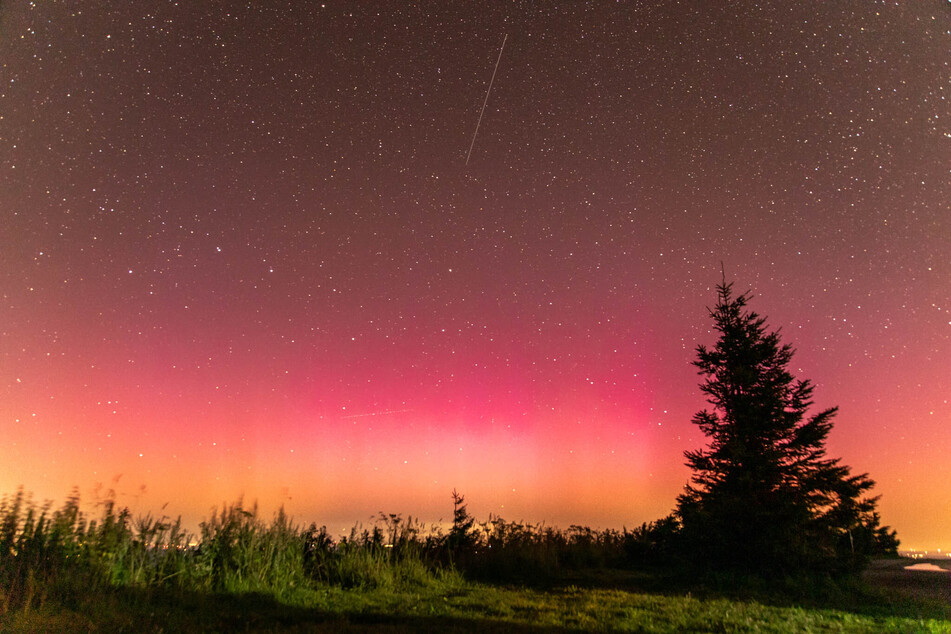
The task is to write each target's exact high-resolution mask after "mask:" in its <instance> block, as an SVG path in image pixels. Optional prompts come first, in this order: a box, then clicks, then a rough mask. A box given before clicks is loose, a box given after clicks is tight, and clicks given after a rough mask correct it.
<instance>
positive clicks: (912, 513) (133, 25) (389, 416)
mask: <svg viewBox="0 0 951 634" xmlns="http://www.w3.org/2000/svg"><path fill="white" fill-rule="evenodd" d="M503 38H506V44H505V50H504V54H503V55H502V56H501V58H500V61H499V64H498V69H497V73H496V75H495V78H494V82H493V85H492V92H491V95H490V98H489V99H488V100H487V104H486V108H485V112H484V116H483V118H482V120H481V124H480V128H479V132H478V137H477V138H476V140H475V143H474V146H473V149H472V154H471V157H470V159H469V162H468V165H466V157H467V151H468V150H469V148H470V142H471V140H472V138H473V134H474V131H475V127H476V124H477V120H478V119H479V116H480V108H481V106H482V104H483V101H484V100H485V97H486V91H487V88H488V84H489V81H490V79H491V77H492V73H493V67H494V65H495V64H496V61H497V59H498V58H499V52H500V47H501V45H502V42H503ZM949 98H951V9H949V5H948V3H947V2H937V1H935V2H917V3H907V4H906V3H900V4H897V5H896V4H894V3H874V2H867V3H828V2H798V3H780V2H770V3H752V2H741V3H729V4H728V3H720V2H703V3H691V2H679V3H678V2H643V3H611V4H608V3H600V2H589V3H580V2H568V3H564V4H554V3H537V4H532V3H522V2H516V3H504V4H503V3H494V2H493V3H471V2H466V3H448V2H447V3H439V2H423V3H419V4H415V5H412V6H410V5H408V4H407V3H392V2H378V3H370V2H366V3H364V2H360V3H338V2H326V3H311V2H294V3H275V2H262V3H251V4H250V6H248V5H247V4H238V3H228V2H208V3H204V2H203V3H190V2H150V3H76V2H35V3H30V2H8V3H4V4H3V5H2V8H0V490H2V491H3V492H12V491H14V490H15V488H16V487H17V486H18V485H23V486H24V487H25V488H26V489H27V490H29V491H32V492H33V493H34V494H35V495H36V496H38V497H40V498H44V497H45V498H53V499H61V498H62V497H64V496H65V495H66V494H67V493H68V491H69V490H70V488H71V487H72V486H74V485H75V486H79V487H80V491H81V492H82V494H83V496H84V497H85V498H87V499H89V500H93V499H94V498H95V496H97V495H104V494H105V491H106V490H107V489H110V488H111V489H114V490H115V491H116V494H117V495H118V498H119V501H120V502H121V503H123V504H129V505H131V506H132V507H133V508H134V509H138V510H142V511H145V510H152V511H153V512H160V511H159V509H160V508H161V507H162V505H163V504H165V503H166V502H167V503H168V507H167V511H168V512H170V513H174V514H179V513H181V514H182V515H183V516H184V517H185V518H186V520H187V521H189V522H192V523H197V521H198V520H199V519H201V518H202V517H204V516H207V514H208V513H209V511H210V509H211V508H212V507H213V506H215V505H220V504H221V503H222V502H224V501H231V500H234V499H235V498H237V497H238V496H240V495H243V496H244V497H245V499H246V500H253V499H256V500H258V501H259V502H260V504H261V506H262V509H273V508H276V506H277V505H279V504H284V505H285V506H286V508H287V509H288V510H289V512H291V513H292V514H293V515H294V516H295V517H296V518H299V519H300V520H301V521H306V522H310V521H317V522H318V523H326V524H327V525H328V527H330V528H332V529H333V530H343V529H345V528H349V527H350V526H352V525H353V524H354V523H355V522H357V521H366V520H367V519H368V518H369V517H370V516H371V515H372V514H375V513H376V512H378V511H386V512H400V513H404V514H411V515H413V516H419V517H420V518H422V519H424V520H426V521H436V520H439V519H441V518H442V519H448V518H449V517H450V515H451V500H450V497H449V493H450V491H452V489H453V488H455V489H458V490H459V491H461V492H463V493H464V494H465V495H466V496H467V500H468V501H469V504H470V510H471V511H472V512H473V513H474V514H475V515H476V516H478V517H479V518H480V519H485V518H486V517H487V516H488V514H489V513H494V514H498V515H501V516H502V517H505V518H506V519H511V520H519V519H525V520H527V521H532V522H540V521H546V522H548V523H554V524H558V525H561V526H567V525H569V524H585V525H591V526H600V527H620V526H622V525H627V526H628V527H632V526H635V525H639V524H640V523H641V522H644V521H650V520H654V519H658V518H660V517H662V516H663V515H665V514H666V513H668V512H669V511H670V510H671V509H672V508H673V506H674V504H675V499H676V496H677V495H678V493H679V492H680V491H681V488H682V486H683V485H684V484H685V483H686V482H687V479H688V475H689V474H688V472H687V469H686V467H685V466H684V459H683V451H684V450H685V449H690V448H693V447H696V446H698V445H699V444H700V443H702V442H703V437H702V436H701V435H700V433H699V432H698V430H696V429H694V428H693V425H692V424H691V423H690V418H691V416H692V415H693V414H694V412H696V411H697V410H698V409H700V408H701V407H703V405H704V403H703V400H702V395H701V393H700V391H699V389H698V377H697V375H696V371H695V369H694V368H693V367H692V366H691V361H692V360H693V358H694V351H695V348H696V345H697V344H699V343H707V344H709V343H711V342H712V341H713V333H712V332H711V322H710V319H709V317H708V314H707V311H706V307H707V306H710V305H712V304H713V303H714V302H715V299H716V297H715V290H714V287H715V285H716V284H717V283H718V282H719V281H720V275H721V262H722V263H723V266H724V268H725V271H726V275H727V277H728V278H730V279H733V280H734V281H735V285H736V289H737V290H738V291H740V292H741V291H743V290H746V289H751V290H752V291H753V294H754V299H753V300H752V308H753V309H754V310H756V311H757V312H759V313H761V314H763V315H765V316H766V317H767V318H768V320H769V324H770V325H771V326H772V327H773V328H782V335H783V340H784V341H785V342H788V343H791V344H792V345H793V346H794V347H795V348H796V350H797V354H796V356H795V357H794V360H793V364H794V366H795V367H794V370H795V372H796V373H797V376H798V377H799V378H809V379H811V380H812V381H813V382H814V383H815V384H816V394H815V396H816V408H817V409H818V408H825V407H830V406H833V405H838V406H839V407H840V412H839V415H838V416H837V418H836V424H835V428H834V430H833V432H832V435H831V437H830V440H829V443H828V449H829V453H830V455H832V456H841V457H842V458H843V461H844V463H845V464H848V465H850V466H851V467H852V469H853V471H854V472H868V473H869V474H870V476H871V477H872V479H874V480H875V481H876V482H877V487H876V489H875V493H876V494H879V495H881V496H882V497H881V501H880V502H879V510H880V512H881V514H882V521H883V523H884V524H888V525H890V526H892V527H893V528H895V529H897V531H898V536H899V538H900V539H901V540H902V547H903V548H922V549H924V548H930V549H934V548H942V547H943V548H951V528H949V527H951V489H949V487H948V483H949V482H951V467H949V460H948V456H949V455H951V404H949V399H951V363H949V359H951V104H949ZM97 484H98V485H100V486H99V487H98V488H97Z"/></svg>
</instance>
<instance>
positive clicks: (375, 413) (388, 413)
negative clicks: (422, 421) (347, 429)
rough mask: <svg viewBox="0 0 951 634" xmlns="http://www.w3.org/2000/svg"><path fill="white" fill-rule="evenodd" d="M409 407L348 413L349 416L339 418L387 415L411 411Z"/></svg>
mask: <svg viewBox="0 0 951 634" xmlns="http://www.w3.org/2000/svg"><path fill="white" fill-rule="evenodd" d="M412 411H413V410H411V409H388V410H384V411H382V412H369V413H366V414H350V415H349V416H341V417H340V420H347V419H348V418H366V417H367V416H389V415H390V414H402V413H403V412H412Z"/></svg>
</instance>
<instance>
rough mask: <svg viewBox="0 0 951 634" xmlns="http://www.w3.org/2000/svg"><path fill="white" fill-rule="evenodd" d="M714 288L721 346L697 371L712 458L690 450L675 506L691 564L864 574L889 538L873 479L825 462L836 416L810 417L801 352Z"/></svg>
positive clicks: (702, 356)
mask: <svg viewBox="0 0 951 634" xmlns="http://www.w3.org/2000/svg"><path fill="white" fill-rule="evenodd" d="M732 286H733V285H732V284H728V283H726V280H725V279H724V281H723V283H722V284H720V285H719V286H718V287H717V291H718V301H717V304H716V306H715V307H714V308H713V309H712V310H710V316H711V317H712V318H713V321H714V328H715V330H716V331H717V332H718V333H719V338H718V340H717V342H716V345H715V346H714V347H713V348H712V349H709V348H707V347H706V346H703V345H700V346H698V348H697V360H696V361H695V362H694V365H695V366H697V368H698V369H699V374H700V375H701V376H702V377H703V381H702V383H701V386H700V388H701V390H702V391H703V393H704V394H705V395H706V396H707V401H708V403H710V405H711V406H712V408H711V409H709V410H707V409H705V410H703V411H701V412H699V413H697V414H696V415H695V416H694V418H693V422H694V424H696V425H697V426H698V427H699V428H700V429H701V431H703V433H704V434H705V435H706V436H707V437H708V439H709V445H708V446H707V447H706V448H703V449H698V450H693V451H687V452H685V456H686V459H687V465H688V466H689V467H691V468H692V469H693V475H692V478H691V482H690V484H688V485H687V486H686V487H685V491H684V493H683V494H682V495H681V496H680V497H679V498H678V507H677V511H676V515H677V517H678V519H679V520H680V523H681V538H682V545H683V546H684V547H685V549H686V553H687V554H688V555H689V556H690V558H691V560H692V561H693V562H694V563H697V564H699V565H701V566H703V567H706V568H709V569H714V570H724V569H727V570H730V569H732V570H738V571H742V572H748V573H754V574H776V573H779V574H797V573H801V572H806V571H812V572H815V571H824V572H836V571H843V570H854V569H858V568H861V567H862V566H863V565H864V563H865V560H866V558H867V556H868V554H870V553H872V552H874V551H875V544H877V543H879V542H881V541H882V539H883V538H882V535H884V536H886V537H890V539H891V540H892V541H893V542H894V543H895V544H897V541H896V540H895V539H894V533H893V532H892V533H890V534H889V533H888V530H887V529H883V528H881V527H879V526H878V515H877V513H875V504H876V500H877V499H876V498H869V497H867V496H866V494H867V492H868V491H869V489H871V487H872V486H873V484H874V483H873V482H872V480H870V479H869V478H868V476H867V475H866V474H862V475H851V474H850V472H849V468H848V467H846V466H844V465H841V464H840V462H839V460H838V459H830V458H828V457H827V456H826V451H825V442H826V438H827V437H828V435H829V432H830V431H831V429H832V419H833V417H834V416H835V414H836V411H837V408H835V407H833V408H829V409H825V410H822V411H820V412H818V413H816V414H813V415H807V412H808V410H809V409H810V407H811V406H812V404H813V402H812V394H813V389H814V388H813V385H812V384H811V383H810V382H809V381H808V380H797V379H796V378H795V377H793V375H792V374H791V373H790V372H789V370H788V369H787V367H788V365H789V362H790V360H791V359H792V356H793V349H792V347H791V346H790V345H788V344H785V345H784V344H782V343H781V342H780V337H779V332H778V331H773V332H771V331H769V330H768V329H767V326H766V320H765V319H764V318H762V317H760V316H759V315H757V314H756V313H755V312H752V311H749V310H748V309H747V303H748V301H749V294H748V293H746V294H742V295H740V296H738V297H734V296H733V290H732Z"/></svg>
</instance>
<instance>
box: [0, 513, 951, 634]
mask: <svg viewBox="0 0 951 634" xmlns="http://www.w3.org/2000/svg"><path fill="white" fill-rule="evenodd" d="M480 530H481V532H480ZM636 537H637V536H636V535H631V534H628V533H623V534H622V533H610V532H608V533H598V532H595V531H590V530H588V529H583V528H579V527H572V528H571V529H568V530H566V531H557V530H554V529H543V528H540V527H532V526H526V525H523V524H509V523H505V522H502V521H501V520H498V519H495V520H491V521H490V522H488V523H486V524H484V525H482V529H478V530H476V529H474V532H473V533H472V534H470V535H468V536H466V535H460V534H456V535H454V536H453V535H451V534H450V535H443V534H439V533H438V532H435V533H432V532H430V533H426V532H425V531H423V530H422V529H421V527H420V526H419V525H418V524H416V523H414V522H412V521H411V520H409V519H407V520H403V519H402V518H400V517H399V516H395V515H391V516H381V517H380V521H379V522H378V523H377V524H376V525H374V526H372V527H370V528H367V529H354V531H353V532H352V534H351V535H350V537H348V538H345V539H342V540H340V541H339V542H338V541H335V540H332V539H331V538H330V537H329V536H328V535H327V534H326V531H324V530H322V529H318V528H317V527H315V526H311V527H310V528H307V529H304V528H302V527H298V526H295V525H294V524H293V523H292V522H291V521H290V520H289V519H288V518H286V517H284V516H283V515H280V514H279V515H277V516H276V517H275V518H273V520H272V521H270V522H264V521H263V520H261V519H260V518H259V517H258V516H257V514H256V513H255V512H254V510H253V509H250V510H249V509H245V508H243V507H242V506H241V505H240V504H236V505H233V506H231V507H226V508H225V509H223V510H222V511H221V512H220V513H218V514H216V515H215V516H213V517H212V518H211V519H210V520H208V521H207V522H205V523H204V524H203V526H202V530H201V535H199V536H191V535H188V534H186V533H185V532H184V531H182V530H181V527H180V526H179V525H178V524H177V523H175V522H169V521H167V520H165V519H162V520H154V519H152V518H149V517H146V518H138V519H135V520H133V519H132V518H131V517H130V516H129V514H128V513H127V512H125V511H122V510H117V509H116V508H115V507H113V506H112V505H108V504H107V505H105V506H104V507H103V508H102V512H101V515H100V516H99V517H97V518H95V519H89V518H86V517H84V516H83V514H82V513H80V512H79V505H78V498H76V497H73V498H70V500H68V501H67V503H66V504H65V505H63V507H62V508H60V509H58V510H55V511H53V510H52V508H51V506H50V505H48V504H47V505H41V506H37V505H34V504H33V503H32V502H31V501H30V500H29V498H28V497H27V496H24V495H22V494H17V495H16V496H12V497H10V496H8V497H5V498H4V499H3V501H2V504H0V630H2V631H13V632H36V631H42V632H75V631H99V632H103V631H105V632H121V631H127V632H179V631H188V632H200V631H221V632H235V631H238V632H240V631H254V632H314V631H317V632H320V631H328V632H329V631H333V632H339V631H345V632H346V631H367V630H373V631H439V632H454V631H458V632H463V631H480V632H482V631H490V632H491V631H497V632H522V631H526V632H527V631H532V632H548V631H550V632H556V631H557V632H560V631H631V632H800V631H801V632H951V607H949V606H951V588H949V584H951V576H949V573H935V572H915V571H908V570H905V569H904V566H905V565H907V564H909V563H911V562H909V561H908V560H899V559H892V560H878V561H874V562H872V565H871V566H870V567H869V569H868V570H867V571H866V573H865V575H864V577H863V578H862V579H860V580H857V579H852V580H851V581H843V580H839V581H837V582H833V581H831V580H829V579H825V580H819V581H817V580H810V581H803V580H799V581H785V582H783V583H772V584H769V585H768V586H767V585H765V584H764V583H763V582H751V581H749V580H745V581H737V580H735V579H730V580H720V581H718V582H716V583H715V584H714V583H711V582H710V581H707V582H706V583H704V584H701V583H698V582H697V581H696V580H688V579H684V578H683V577H678V576H676V575H672V574H670V573H669V572H668V571H665V570H664V569H663V568H659V567H657V566H656V565H655V566H654V567H650V566H647V565H640V566H638V565H635V564H636V563H637V562H632V561H631V560H629V559H627V560H626V559H624V557H623V553H624V548H623V546H624V545H625V544H626V543H628V542H629V541H630V540H636ZM462 538H465V539H462ZM460 539H462V541H466V540H468V541H467V542H466V544H467V545H466V547H465V548H463V547H462V546H460V545H459V544H460V543H461V542H460V541H459V540H460ZM196 541H197V542H198V543H199V544H200V545H198V546H195V545H194V543H195V542H196ZM490 545H491V546H492V547H491V548H490ZM635 552H640V551H636V549H635ZM453 557H455V558H456V559H457V561H454V560H453ZM466 562H468V563H466ZM941 565H942V566H944V567H945V568H948V567H951V565H949V562H941ZM460 566H461V567H460ZM466 566H468V567H466ZM460 570H464V571H465V572H466V574H463V572H460ZM519 573H521V574H519ZM493 577H494V578H495V581H494V582H492V583H487V582H484V581H483V582H478V581H473V579H478V578H481V579H486V578H493Z"/></svg>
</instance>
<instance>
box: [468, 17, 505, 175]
mask: <svg viewBox="0 0 951 634" xmlns="http://www.w3.org/2000/svg"><path fill="white" fill-rule="evenodd" d="M507 39H509V34H508V33H506V34H505V37H503V38H502V48H500V49H499V58H498V59H497V60H495V69H494V70H493V71H492V79H490V80H489V88H488V90H486V91H485V101H483V102H482V110H481V111H480V112H479V122H478V123H476V129H475V132H474V133H473V135H472V143H470V144H469V153H468V154H466V166H468V165H469V157H470V156H472V148H473V147H474V146H475V140H476V136H478V134H479V126H480V125H482V115H483V114H485V104H487V103H489V93H490V92H492V83H493V82H494V81H495V73H496V72H497V71H498V70H499V62H501V61H502V51H504V50H505V41H506V40H507Z"/></svg>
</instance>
